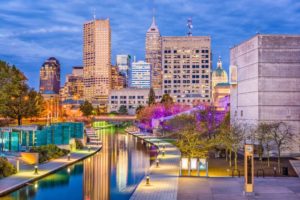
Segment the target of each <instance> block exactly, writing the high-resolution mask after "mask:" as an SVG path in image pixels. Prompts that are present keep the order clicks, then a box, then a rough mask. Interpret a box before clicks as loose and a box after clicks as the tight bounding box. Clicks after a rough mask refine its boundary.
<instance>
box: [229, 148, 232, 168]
mask: <svg viewBox="0 0 300 200" xmlns="http://www.w3.org/2000/svg"><path fill="white" fill-rule="evenodd" d="M231 153H232V152H231V149H230V150H229V167H231V166H232V164H231Z"/></svg>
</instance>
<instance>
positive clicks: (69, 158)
mask: <svg viewBox="0 0 300 200" xmlns="http://www.w3.org/2000/svg"><path fill="white" fill-rule="evenodd" d="M70 160H71V154H70V153H68V161H70Z"/></svg>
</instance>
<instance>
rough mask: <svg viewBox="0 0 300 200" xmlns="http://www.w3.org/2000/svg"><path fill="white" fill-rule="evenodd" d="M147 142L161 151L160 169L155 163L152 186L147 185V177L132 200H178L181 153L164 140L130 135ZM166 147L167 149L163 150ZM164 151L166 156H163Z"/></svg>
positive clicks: (151, 171) (151, 170) (150, 173)
mask: <svg viewBox="0 0 300 200" xmlns="http://www.w3.org/2000/svg"><path fill="white" fill-rule="evenodd" d="M129 134H132V135H134V136H136V137H139V138H141V139H144V140H145V141H147V142H150V143H152V144H154V145H156V146H158V147H159V149H160V154H159V156H158V158H159V161H160V162H159V167H157V166H156V164H155V163H154V164H153V165H152V166H151V167H150V170H149V173H148V174H149V176H150V184H149V185H147V184H146V177H145V178H144V179H143V180H142V181H141V182H140V184H139V185H138V186H137V188H136V190H135V192H134V193H133V194H132V196H131V198H130V200H145V199H156V200H160V199H161V200H165V199H167V200H176V199H177V188H178V176H179V161H180V151H179V150H178V149H177V148H176V147H175V146H174V145H172V144H170V143H167V142H164V141H163V140H161V139H159V138H156V137H151V136H146V135H143V134H140V133H133V132H131V133H129ZM163 146H165V148H163ZM163 149H164V150H165V155H164V156H163V155H162V151H163Z"/></svg>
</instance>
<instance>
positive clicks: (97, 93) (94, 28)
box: [83, 19, 111, 105]
mask: <svg viewBox="0 0 300 200" xmlns="http://www.w3.org/2000/svg"><path fill="white" fill-rule="evenodd" d="M110 62H111V30H110V23H109V19H105V20H98V19H94V20H92V21H89V22H86V23H85V24H84V26H83V66H84V98H85V99H86V100H89V101H93V102H96V103H97V104H100V105H106V104H107V98H108V94H109V92H110V89H111V78H110V77H111V64H110Z"/></svg>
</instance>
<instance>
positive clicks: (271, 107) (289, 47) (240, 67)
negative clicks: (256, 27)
mask: <svg viewBox="0 0 300 200" xmlns="http://www.w3.org/2000/svg"><path fill="white" fill-rule="evenodd" d="M230 65H231V66H230V67H231V70H230V71H231V72H230V73H231V74H232V77H231V83H232V85H231V97H230V106H231V108H230V110H231V121H232V122H233V121H237V122H240V123H247V124H258V123H260V122H280V121H282V122H286V123H288V124H289V125H290V126H291V128H292V131H293V132H294V133H295V134H296V135H297V136H299V134H300V35H263V34H257V35H255V36H254V37H252V38H250V39H249V40H247V41H245V42H243V43H241V44H239V45H237V46H235V47H233V48H232V49H231V50H230ZM294 141H295V143H293V145H292V146H291V147H292V149H291V152H299V150H300V149H299V142H298V139H297V138H295V139H294Z"/></svg>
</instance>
